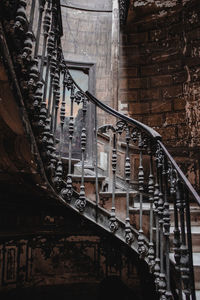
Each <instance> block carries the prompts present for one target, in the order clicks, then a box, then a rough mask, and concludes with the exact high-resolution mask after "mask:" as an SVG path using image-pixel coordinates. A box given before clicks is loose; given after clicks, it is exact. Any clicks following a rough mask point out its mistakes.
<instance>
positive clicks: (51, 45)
mask: <svg viewBox="0 0 200 300" xmlns="http://www.w3.org/2000/svg"><path fill="white" fill-rule="evenodd" d="M53 49H54V32H53V31H50V32H49V37H48V42H47V64H46V72H45V80H44V82H45V83H44V93H43V101H45V102H46V100H47V99H46V97H47V88H48V83H49V75H50V74H49V70H50V61H51V56H52V52H53ZM49 89H50V86H49Z"/></svg>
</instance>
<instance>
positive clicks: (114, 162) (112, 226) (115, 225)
mask: <svg viewBox="0 0 200 300" xmlns="http://www.w3.org/2000/svg"><path fill="white" fill-rule="evenodd" d="M116 134H117V133H116V131H113V147H112V208H111V213H110V215H111V216H110V220H109V228H110V231H111V232H112V233H115V232H116V230H117V229H118V223H117V220H116V214H115V185H116V169H117V135H116Z"/></svg>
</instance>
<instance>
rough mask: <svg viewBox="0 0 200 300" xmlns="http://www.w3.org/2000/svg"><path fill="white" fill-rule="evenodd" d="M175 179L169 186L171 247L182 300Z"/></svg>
mask: <svg viewBox="0 0 200 300" xmlns="http://www.w3.org/2000/svg"><path fill="white" fill-rule="evenodd" d="M171 180H172V177H171V175H170V184H171ZM176 181H177V180H176V179H173V188H172V185H171V188H170V192H171V195H172V196H173V204H174V239H173V245H174V259H175V262H176V264H175V268H176V271H177V273H178V289H179V299H180V300H182V288H181V273H180V259H181V254H180V246H181V240H180V230H179V218H178V209H177V203H176Z"/></svg>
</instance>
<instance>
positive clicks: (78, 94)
mask: <svg viewBox="0 0 200 300" xmlns="http://www.w3.org/2000/svg"><path fill="white" fill-rule="evenodd" d="M74 101H75V102H76V103H77V104H78V105H79V104H80V103H83V102H84V101H86V97H85V95H84V94H83V93H82V92H81V91H77V92H76V93H75V95H74Z"/></svg>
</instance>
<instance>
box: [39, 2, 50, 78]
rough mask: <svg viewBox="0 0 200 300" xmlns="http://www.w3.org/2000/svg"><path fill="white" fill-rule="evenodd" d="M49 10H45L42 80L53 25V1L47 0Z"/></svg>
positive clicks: (41, 64)
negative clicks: (49, 35)
mask: <svg viewBox="0 0 200 300" xmlns="http://www.w3.org/2000/svg"><path fill="white" fill-rule="evenodd" d="M47 3H48V4H47V8H46V10H45V15H44V21H43V45H42V56H41V63H40V80H42V78H43V68H44V59H45V53H46V46H47V38H48V33H49V29H50V25H51V9H50V7H51V1H50V0H47Z"/></svg>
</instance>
